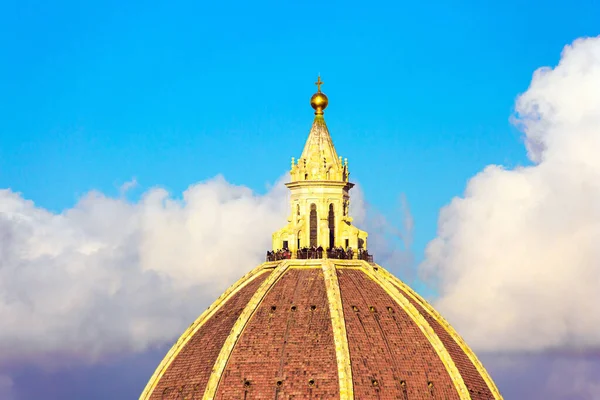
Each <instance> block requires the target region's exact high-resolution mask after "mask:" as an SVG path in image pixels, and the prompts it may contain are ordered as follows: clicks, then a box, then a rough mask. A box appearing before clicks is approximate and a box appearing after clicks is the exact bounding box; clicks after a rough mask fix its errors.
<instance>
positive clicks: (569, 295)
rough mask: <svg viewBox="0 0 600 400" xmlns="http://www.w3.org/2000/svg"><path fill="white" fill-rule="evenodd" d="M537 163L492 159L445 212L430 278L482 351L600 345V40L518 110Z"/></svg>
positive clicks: (431, 248)
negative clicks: (515, 164)
mask: <svg viewBox="0 0 600 400" xmlns="http://www.w3.org/2000/svg"><path fill="white" fill-rule="evenodd" d="M512 121H513V123H515V124H516V125H517V126H518V127H519V128H520V129H521V130H522V131H523V133H524V139H525V144H526V147H527V150H528V155H529V158H530V159H531V161H532V163H533V165H532V166H528V167H519V168H516V169H513V170H507V169H504V168H502V167H501V166H497V165H491V166H488V167H487V168H485V170H484V171H482V172H481V173H479V174H478V175H476V176H475V177H474V178H472V179H471V180H470V181H469V183H468V185H467V188H466V191H465V193H464V196H463V197H462V198H455V199H453V200H452V202H451V203H450V204H449V205H448V206H446V207H445V208H443V209H442V210H441V212H440V217H439V225H438V236H437V237H436V238H435V239H434V240H433V241H431V242H430V243H429V245H428V246H427V249H426V258H425V261H424V262H423V263H422V265H421V266H420V270H421V272H422V273H423V276H424V277H426V278H427V279H430V280H431V281H432V282H434V283H435V284H436V285H437V287H438V290H439V294H440V297H439V299H438V300H437V304H436V305H437V307H438V308H439V310H440V312H441V313H442V314H444V315H445V316H446V317H447V318H448V319H449V320H450V322H451V323H453V324H454V325H455V326H456V328H457V329H458V331H459V332H461V333H462V334H463V335H464V336H465V339H466V340H467V342H469V343H470V344H471V345H472V346H474V347H475V348H477V349H481V350H488V351H498V350H543V349H547V348H561V347H598V346H600V308H598V304H600V245H599V243H600V37H596V38H585V39H579V40H576V41H575V42H574V43H573V44H572V45H570V46H566V47H565V49H564V51H563V53H562V57H561V60H560V63H559V64H558V65H557V66H556V67H555V68H547V67H546V68H540V69H538V70H537V71H536V72H535V73H534V75H533V78H532V81H531V84H530V87H529V88H528V89H527V91H526V92H525V93H523V94H522V95H520V96H519V97H518V98H517V101H516V105H515V114H514V116H513V118H512Z"/></svg>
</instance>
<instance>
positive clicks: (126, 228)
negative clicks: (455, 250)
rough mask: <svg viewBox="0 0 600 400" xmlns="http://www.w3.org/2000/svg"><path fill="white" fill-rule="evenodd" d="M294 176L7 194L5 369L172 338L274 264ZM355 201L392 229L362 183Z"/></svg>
mask: <svg viewBox="0 0 600 400" xmlns="http://www.w3.org/2000/svg"><path fill="white" fill-rule="evenodd" d="M287 179H288V176H285V177H284V178H282V179H281V180H280V181H279V182H277V184H276V185H274V186H273V187H272V188H271V189H270V190H269V191H268V193H266V194H265V195H257V194H255V193H253V192H252V191H251V190H250V189H249V188H247V187H243V186H234V185H232V184H229V183H228V182H226V181H225V180H224V179H223V178H222V177H216V178H214V179H211V180H208V181H206V182H202V183H199V184H195V185H192V186H190V187H189V188H188V189H187V190H186V191H185V192H184V193H183V199H182V200H175V199H174V198H173V197H171V196H170V195H169V194H168V193H167V192H166V191H165V190H163V189H159V188H156V189H152V190H149V191H148V192H146V193H145V194H143V196H142V197H141V199H140V200H139V201H138V202H136V203H131V202H128V201H127V200H126V199H125V198H124V197H123V196H120V197H119V198H110V197H106V196H104V195H103V194H101V193H97V192H92V193H89V194H87V195H86V196H85V197H83V198H82V199H81V200H80V201H79V202H78V203H77V204H76V205H75V206H74V207H73V208H71V209H68V210H66V211H63V212H62V213H60V214H55V213H52V212H49V211H47V210H45V209H43V208H40V207H36V206H35V204H33V202H31V201H29V200H26V199H24V198H23V197H22V196H20V195H19V194H17V193H14V192H12V191H10V190H0V321H2V329H0V365H1V364H3V363H4V364H7V365H8V364H10V363H11V362H18V363H23V362H25V363H27V362H31V361H34V362H35V363H36V364H39V363H43V364H44V365H46V366H56V363H57V362H61V363H63V362H68V363H72V362H75V363H80V362H82V361H87V362H94V361H95V360H97V359H99V358H102V357H103V356H105V355H110V354H114V353H117V352H125V353H127V352H134V351H144V350H146V349H148V348H150V347H153V346H159V345H164V344H165V343H171V342H172V341H173V340H174V339H175V338H176V337H177V336H178V335H180V334H181V332H182V331H183V330H184V329H185V327H186V326H187V325H189V324H190V323H191V322H192V321H193V320H194V319H195V318H196V317H197V316H198V315H200V313H201V312H202V311H203V310H204V309H205V308H206V307H207V306H208V305H209V304H210V302H211V301H212V300H214V299H215V298H216V297H217V296H218V295H220V294H221V293H222V292H223V291H224V290H225V289H226V288H227V286H229V285H230V284H231V283H233V282H234V281H235V280H237V279H239V278H240V277H241V276H242V275H243V274H245V273H246V272H248V271H249V270H251V269H252V268H254V267H255V266H256V265H258V264H259V263H261V262H262V261H264V257H265V253H266V250H267V249H269V248H270V246H271V234H272V233H273V232H274V231H276V230H277V229H279V228H280V227H281V226H283V225H284V224H285V221H286V217H287V215H288V212H289V203H288V199H289V196H288V189H287V188H286V187H285V186H284V185H283V182H284V181H287ZM352 198H353V199H356V200H357V201H356V203H355V204H354V205H353V207H352V215H355V216H357V217H358V218H357V222H358V223H359V224H360V225H361V227H363V228H366V229H367V230H369V231H370V227H373V234H374V237H381V238H383V237H384V236H386V235H389V232H392V227H391V226H389V225H388V224H386V221H385V220H378V221H379V222H378V223H376V224H369V223H368V218H366V217H365V215H366V214H368V213H372V212H373V211H372V210H371V211H367V208H366V207H365V204H364V201H363V198H362V193H361V192H360V190H354V191H353V197H352ZM407 215H408V217H410V214H407ZM371 244H372V245H373V246H374V248H375V249H376V251H379V252H380V253H378V254H376V256H380V257H383V258H385V259H388V258H391V256H394V255H397V252H392V251H390V249H389V248H388V247H389V246H388V243H387V242H385V241H384V240H383V239H380V240H377V239H376V240H375V241H374V242H373V243H371V242H370V245H371ZM370 248H373V247H370ZM380 260H381V258H380ZM57 356H58V357H57ZM57 360H60V361H57Z"/></svg>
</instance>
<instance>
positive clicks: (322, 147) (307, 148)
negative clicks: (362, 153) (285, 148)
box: [300, 114, 342, 169]
mask: <svg viewBox="0 0 600 400" xmlns="http://www.w3.org/2000/svg"><path fill="white" fill-rule="evenodd" d="M300 159H301V160H307V161H313V160H316V161H317V162H320V161H325V162H326V163H328V164H333V165H334V166H335V167H337V168H340V169H341V168H342V162H341V160H340V159H339V158H338V155H337V152H336V151H335V147H334V145H333V141H332V140H331V135H330V134H329V129H327V124H326V123H325V118H323V115H322V114H321V115H316V116H315V120H314V121H313V124H312V127H311V128H310V133H309V135H308V139H307V140H306V144H305V145H304V150H303V151H302V155H301V156H300Z"/></svg>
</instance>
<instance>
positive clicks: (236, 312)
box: [141, 260, 501, 400]
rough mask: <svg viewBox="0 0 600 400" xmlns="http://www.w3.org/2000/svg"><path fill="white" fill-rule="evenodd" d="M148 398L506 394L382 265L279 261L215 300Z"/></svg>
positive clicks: (465, 396) (493, 396) (151, 387)
mask: <svg viewBox="0 0 600 400" xmlns="http://www.w3.org/2000/svg"><path fill="white" fill-rule="evenodd" d="M178 396H179V397H178ZM141 398H142V399H156V400H158V399H179V398H186V399H187V398H189V399H192V398H194V399H201V398H204V399H213V398H214V399H236V400H237V399H248V400H249V399H266V398H279V399H289V398H296V399H309V398H312V399H337V398H344V399H351V398H355V399H425V398H427V399H431V398H435V399H499V398H501V397H500V395H499V394H498V391H497V389H496V388H495V386H494V384H493V382H492V381H491V379H490V377H489V376H488V374H487V373H486V371H485V370H484V368H483V366H482V365H481V364H480V362H479V361H478V360H477V358H476V357H475V355H474V354H473V352H472V351H471V350H469V348H468V347H467V346H466V344H465V343H464V342H463V340H462V339H461V338H460V336H458V334H457V333H456V332H455V331H454V330H453V329H452V328H451V327H450V326H449V325H448V323H447V322H446V321H444V319H443V318H442V317H441V316H440V315H439V314H438V313H437V312H436V311H435V310H434V309H433V308H432V307H431V306H430V305H429V304H428V303H427V302H426V301H425V300H423V299H422V298H421V297H420V296H419V295H418V294H416V293H415V292H414V291H413V290H411V289H410V288H409V287H408V286H407V285H406V284H404V283H403V282H402V281H400V280H399V279H397V278H395V277H394V276H393V275H392V274H390V273H389V272H387V271H386V270H385V269H383V268H382V267H381V266H379V265H377V264H372V263H368V262H366V261H363V260H284V261H276V262H267V263H264V264H262V265H260V266H259V267H257V268H256V269H254V270H253V271H252V272H250V273H249V274H248V275H246V276H245V277H243V278H242V279H241V280H239V281H238V282H237V283H235V284H234V285H233V286H232V287H230V288H229V289H228V290H227V291H226V292H225V293H224V294H223V295H222V296H221V297H220V298H219V299H218V300H217V301H215V302H214V303H213V304H212V305H211V306H210V307H209V308H208V309H207V310H206V311H205V312H204V313H203V314H202V315H201V316H200V317H199V318H198V319H197V320H196V321H195V322H194V323H193V324H192V325H191V326H190V327H189V328H188V329H187V331H186V332H185V333H184V334H183V335H182V336H181V338H180V339H179V340H178V341H177V343H176V344H175V345H174V346H173V348H172V349H171V350H170V351H169V353H168V354H167V356H166V357H165V359H164V360H163V361H162V363H161V364H160V366H159V367H158V369H157V370H156V372H155V374H154V376H153V377H152V379H151V380H150V382H149V383H148V387H147V388H146V391H145V392H144V394H143V395H142V397H141Z"/></svg>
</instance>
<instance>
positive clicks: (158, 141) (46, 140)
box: [0, 1, 600, 258]
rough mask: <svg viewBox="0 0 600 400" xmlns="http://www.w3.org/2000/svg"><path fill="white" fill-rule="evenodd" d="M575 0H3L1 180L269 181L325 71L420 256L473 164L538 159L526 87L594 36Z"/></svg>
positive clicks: (66, 184)
mask: <svg viewBox="0 0 600 400" xmlns="http://www.w3.org/2000/svg"><path fill="white" fill-rule="evenodd" d="M575 3H577V7H574V4H575ZM557 4H558V3H557ZM570 4H571V7H569V8H566V7H551V4H549V3H548V2H537V1H536V2H526V4H525V3H523V2H516V1H506V2H501V3H496V4H493V5H489V4H487V3H486V4H485V5H484V4H483V3H481V2H476V1H463V2H453V3H452V4H450V3H449V2H428V3H423V2H406V3H396V2H383V3H365V2H337V3H336V2H310V1H309V2H302V3H298V2H295V3H294V2H276V1H273V2H251V3H247V4H243V3H234V2H210V3H208V2H191V1H190V2H185V1H184V2H176V3H166V2H127V4H122V2H96V3H90V2H85V3H81V2H61V3H58V4H56V3H52V4H50V3H47V2H23V1H8V2H6V1H4V2H3V3H2V5H1V8H2V9H1V12H0V15H1V16H0V48H1V49H2V54H3V59H4V62H2V63H0V76H2V79H0V96H1V97H0V104H1V106H0V118H1V119H2V121H3V123H2V127H1V128H0V140H1V142H0V143H1V146H0V186H1V187H10V188H12V189H13V190H16V191H19V192H21V193H23V196H24V197H26V198H28V199H32V200H33V201H35V203H36V204H37V205H39V206H42V207H45V208H49V209H51V210H54V211H60V210H61V209H64V208H67V207H70V206H72V205H73V204H74V203H75V201H76V200H77V199H78V198H79V197H80V196H82V195H83V194H85V193H86V192H87V191H89V190H91V189H97V190H100V191H102V192H104V193H107V194H113V195H116V194H117V193H118V189H117V188H118V187H119V185H120V184H121V183H123V182H125V181H128V180H130V179H131V178H132V177H136V179H137V180H138V182H139V184H140V186H139V187H138V190H137V192H136V191H134V192H133V193H132V194H131V195H132V196H134V198H135V195H136V193H141V192H143V191H144V189H145V188H149V187H152V186H155V185H159V186H162V187H165V188H167V189H168V190H170V191H171V192H172V193H174V194H175V195H177V194H178V193H181V191H182V190H184V189H185V188H186V187H187V186H188V185H190V184H191V183H194V182H197V181H199V180H203V179H206V178H209V177H212V176H214V175H216V174H218V173H222V174H223V175H224V176H225V177H226V179H228V180H229V181H231V182H233V183H236V184H243V185H248V186H250V187H251V188H253V189H255V190H257V191H258V192H262V191H264V190H265V184H266V183H267V182H272V181H274V180H275V179H276V178H278V177H279V176H280V175H281V174H283V173H284V172H285V171H286V170H287V168H288V166H289V159H290V157H292V156H298V155H299V153H300V152H301V148H302V145H303V142H304V140H305V138H306V135H307V134H308V130H309V127H310V123H311V118H312V110H311V109H310V107H309V106H308V99H309V97H310V95H311V94H312V93H313V92H314V90H315V87H314V85H313V82H314V81H315V78H316V75H317V73H321V75H322V77H323V80H324V81H325V85H324V86H323V90H324V92H325V93H327V94H328V96H329V98H330V106H329V108H328V109H327V112H326V119H327V122H328V125H329V128H330V131H331V133H332V136H333V138H334V141H335V144H336V147H337V149H338V152H339V153H340V154H342V155H343V156H344V157H348V158H349V160H350V166H351V172H352V175H353V178H354V180H356V181H358V182H359V183H360V184H361V185H362V186H363V188H364V190H365V194H366V198H367V200H368V201H369V202H370V203H371V204H372V205H373V206H375V207H376V208H378V209H380V210H381V211H382V212H384V213H385V214H387V215H393V214H394V213H395V212H396V207H397V204H398V200H397V199H398V195H399V194H400V193H401V192H402V193H405V194H406V195H407V198H408V201H409V203H410V206H411V211H412V213H413V216H414V219H415V232H414V235H415V238H414V240H415V242H414V251H415V253H416V255H417V258H419V257H420V253H422V250H423V248H424V246H425V244H426V243H427V241H428V240H430V239H431V238H432V237H433V236H434V234H435V229H436V219H437V215H438V211H439V209H440V207H441V206H443V205H444V204H446V203H448V202H449V200H450V199H451V198H452V197H453V196H456V195H459V194H460V193H461V192H462V190H463V189H464V186H465V183H466V181H467V179H468V178H469V177H470V176H472V175H473V174H475V173H476V172H477V171H479V170H481V169H482V167H484V166H485V165H487V164H503V165H507V166H514V165H518V164H524V163H527V160H526V157H525V152H524V148H523V146H522V144H521V141H520V135H519V133H518V132H516V131H515V130H514V129H513V128H511V126H510V124H509V122H508V118H509V115H510V113H511V110H512V107H513V102H514V99H515V97H516V95H517V94H518V93H520V92H523V91H524V90H526V89H527V85H528V83H529V81H530V79H531V74H532V72H533V71H534V70H535V69H536V68H538V67H539V66H543V65H554V64H555V63H556V62H557V61H558V57H559V55H560V50H561V49H562V47H563V46H564V45H565V44H566V43H569V42H571V41H572V40H573V39H575V38H576V37H579V36H585V35H588V34H590V35H591V34H593V33H595V32H597V26H598V25H597V15H600V6H599V5H598V3H596V4H595V5H594V2H592V1H577V2H574V3H570Z"/></svg>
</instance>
